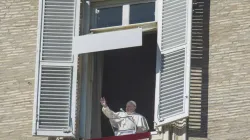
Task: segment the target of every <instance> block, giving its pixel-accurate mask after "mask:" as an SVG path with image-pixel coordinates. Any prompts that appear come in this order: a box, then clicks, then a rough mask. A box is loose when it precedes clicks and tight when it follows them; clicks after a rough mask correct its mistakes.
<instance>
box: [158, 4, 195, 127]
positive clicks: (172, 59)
mask: <svg viewBox="0 0 250 140" xmlns="http://www.w3.org/2000/svg"><path fill="white" fill-rule="evenodd" d="M158 7H159V9H158V11H157V12H158V51H157V74H156V98H155V99H156V100H155V104H156V105H155V122H156V123H157V125H163V124H167V123H170V122H172V121H175V120H178V119H181V118H184V117H187V116H188V114H189V111H188V108H189V79H190V50H191V15H192V0H160V1H159V2H158Z"/></svg>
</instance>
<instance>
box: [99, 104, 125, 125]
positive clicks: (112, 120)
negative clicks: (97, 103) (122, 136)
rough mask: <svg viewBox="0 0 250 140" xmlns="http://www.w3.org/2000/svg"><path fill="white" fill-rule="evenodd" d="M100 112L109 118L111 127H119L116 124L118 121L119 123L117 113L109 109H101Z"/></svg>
mask: <svg viewBox="0 0 250 140" xmlns="http://www.w3.org/2000/svg"><path fill="white" fill-rule="evenodd" d="M102 112H103V114H104V115H105V116H106V117H108V118H109V121H110V124H111V125H112V126H113V127H115V128H118V127H119V125H118V123H120V121H121V119H120V117H119V112H114V111H112V110H110V109H109V107H103V108H102Z"/></svg>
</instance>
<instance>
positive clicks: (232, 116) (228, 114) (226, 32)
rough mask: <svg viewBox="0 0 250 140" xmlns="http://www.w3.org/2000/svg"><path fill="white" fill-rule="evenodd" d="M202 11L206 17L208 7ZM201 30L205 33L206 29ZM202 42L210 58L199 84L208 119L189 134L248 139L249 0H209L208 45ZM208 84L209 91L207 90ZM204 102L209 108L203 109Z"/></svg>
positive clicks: (226, 139) (220, 139) (215, 139)
mask: <svg viewBox="0 0 250 140" xmlns="http://www.w3.org/2000/svg"><path fill="white" fill-rule="evenodd" d="M198 2H204V3H205V6H209V2H206V1H205V0H200V1H199V0H198ZM205 9H206V10H209V9H208V8H205ZM204 12H205V14H204V15H205V17H204V18H206V13H207V12H209V11H204ZM204 20H206V19H204ZM204 22H206V21H204ZM204 26H206V25H205V24H204ZM205 28H206V27H205ZM203 31H204V32H205V33H204V34H206V29H204V30H203ZM206 39H208V38H206V36H204V37H203V41H204V42H203V43H206ZM203 45H204V46H203V47H205V49H204V52H206V53H209V55H208V58H209V59H208V60H209V61H208V69H207V68H204V67H206V66H204V65H205V63H204V64H203V70H204V71H206V70H208V80H207V82H208V84H207V83H204V84H203V85H202V87H203V93H202V94H201V96H202V97H204V98H202V97H201V98H202V99H203V101H204V102H205V103H204V102H203V103H202V105H201V106H203V107H202V108H201V109H203V111H202V113H200V114H201V116H203V118H206V113H208V115H207V118H208V119H207V120H206V119H203V120H202V122H198V123H200V124H201V125H203V127H201V130H200V132H198V131H196V134H195V131H194V132H193V133H192V135H197V137H199V136H202V137H203V136H205V137H207V138H203V139H206V140H208V139H209V140H249V139H250V133H249V132H250V119H249V118H250V76H249V74H250V1H249V0H211V2H210V22H209V47H206V44H203ZM206 49H208V51H207V50H206ZM203 55H206V54H203ZM203 62H206V60H203ZM204 71H203V72H204ZM204 73H206V72H204ZM204 77H205V78H206V76H204ZM205 81H206V80H205ZM207 87H208V92H206V88H207ZM206 94H207V95H206ZM206 98H207V99H206ZM206 101H208V103H206ZM207 105H208V111H205V110H206V106H207ZM191 112H192V111H191ZM193 112H194V111H193ZM206 121H208V123H207V122H206ZM193 124H194V123H193ZM193 127H194V126H193ZM206 129H207V130H206ZM197 130H198V129H197ZM205 133H207V136H206V134H205ZM190 139H191V140H196V139H197V140H198V139H199V140H200V139H201V138H193V137H192V138H190Z"/></svg>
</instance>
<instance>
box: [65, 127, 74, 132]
mask: <svg viewBox="0 0 250 140" xmlns="http://www.w3.org/2000/svg"><path fill="white" fill-rule="evenodd" d="M70 132H72V130H71V128H70V127H68V128H67V129H63V133H70Z"/></svg>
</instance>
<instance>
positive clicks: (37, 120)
mask: <svg viewBox="0 0 250 140" xmlns="http://www.w3.org/2000/svg"><path fill="white" fill-rule="evenodd" d="M38 116H39V115H38V114H36V122H38V123H39V119H38Z"/></svg>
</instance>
